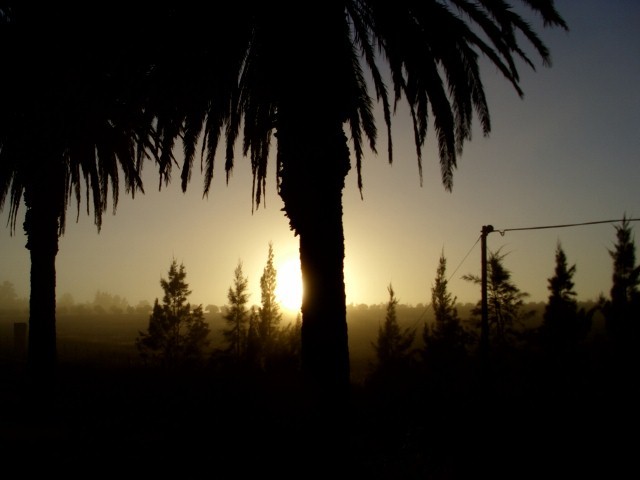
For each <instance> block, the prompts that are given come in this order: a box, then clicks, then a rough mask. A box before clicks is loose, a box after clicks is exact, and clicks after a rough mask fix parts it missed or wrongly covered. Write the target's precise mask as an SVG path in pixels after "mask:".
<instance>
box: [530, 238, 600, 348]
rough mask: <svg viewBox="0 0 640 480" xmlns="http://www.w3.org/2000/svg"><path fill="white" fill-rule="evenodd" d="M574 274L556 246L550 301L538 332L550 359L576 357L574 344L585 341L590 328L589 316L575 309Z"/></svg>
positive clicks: (560, 248) (573, 268)
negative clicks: (567, 356)
mask: <svg viewBox="0 0 640 480" xmlns="http://www.w3.org/2000/svg"><path fill="white" fill-rule="evenodd" d="M575 272H576V266H575V264H574V265H572V266H571V267H569V266H568V265H567V256H566V254H565V253H564V250H563V249H562V246H561V244H560V242H558V246H557V247H556V266H555V272H554V275H553V277H551V278H549V279H548V282H549V287H548V288H549V292H550V293H549V300H548V301H547V305H546V306H545V310H544V315H543V321H542V326H541V328H540V333H541V337H542V338H541V340H542V344H543V346H544V348H545V349H546V350H547V351H548V352H549V353H551V355H553V356H560V357H562V356H564V355H567V354H571V353H575V348H576V346H577V344H578V343H579V342H580V341H582V340H584V338H585V337H586V335H587V333H588V332H589V329H590V327H591V316H592V314H587V312H586V311H585V310H584V309H580V310H579V309H578V302H577V301H576V298H575V297H576V292H575V291H574V290H573V287H574V284H573V276H574V275H575Z"/></svg>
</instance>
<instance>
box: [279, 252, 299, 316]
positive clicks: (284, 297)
mask: <svg viewBox="0 0 640 480" xmlns="http://www.w3.org/2000/svg"><path fill="white" fill-rule="evenodd" d="M276 270H277V284H276V297H277V299H278V301H279V302H280V305H281V306H282V307H283V308H285V309H287V310H290V311H292V312H297V311H299V310H300V306H301V304H302V274H301V272H300V260H299V259H298V258H288V259H286V260H284V261H283V262H280V263H279V264H278V266H277V267H276Z"/></svg>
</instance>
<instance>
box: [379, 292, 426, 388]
mask: <svg viewBox="0 0 640 480" xmlns="http://www.w3.org/2000/svg"><path fill="white" fill-rule="evenodd" d="M387 291H388V292H389V301H388V302H387V314H386V316H385V319H384V323H383V324H382V325H380V326H379V327H378V337H377V339H376V342H375V343H373V344H372V345H373V349H374V351H375V363H374V365H373V368H374V372H375V373H376V374H378V375H385V376H386V375H392V374H397V373H398V372H401V371H402V370H403V369H406V368H407V367H408V363H409V362H410V361H411V360H412V356H413V351H412V346H413V341H414V339H415V336H416V330H415V329H411V328H409V327H407V328H404V329H402V328H400V325H399V323H398V318H397V314H396V307H397V305H398V299H397V298H396V296H395V292H394V291H393V286H392V285H391V284H389V286H388V287H387Z"/></svg>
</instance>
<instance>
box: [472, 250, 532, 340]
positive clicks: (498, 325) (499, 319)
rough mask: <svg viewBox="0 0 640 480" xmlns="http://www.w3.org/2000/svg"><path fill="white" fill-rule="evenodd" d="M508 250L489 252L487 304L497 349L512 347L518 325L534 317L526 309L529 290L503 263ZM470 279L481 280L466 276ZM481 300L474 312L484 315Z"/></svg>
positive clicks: (490, 337) (480, 281) (477, 281)
mask: <svg viewBox="0 0 640 480" xmlns="http://www.w3.org/2000/svg"><path fill="white" fill-rule="evenodd" d="M506 255H507V254H506V253H502V252H501V249H498V250H497V251H495V252H489V258H488V259H487V307H488V320H489V339H490V343H491V344H493V346H495V348H496V349H498V350H504V349H505V348H507V347H512V346H513V345H514V344H515V343H517V341H519V340H520V338H519V327H522V322H523V321H524V320H525V319H526V318H528V317H531V312H530V311H523V307H524V305H525V301H524V300H525V298H527V297H528V296H529V294H528V293H526V292H523V291H521V290H520V289H519V288H518V287H517V285H516V284H515V283H513V281H512V280H511V271H510V270H508V269H507V268H506V267H505V266H504V258H505V257H506ZM462 278H464V279H465V280H467V281H470V282H473V283H476V284H478V285H480V284H481V283H482V279H481V278H480V277H479V276H477V275H472V274H467V275H464V276H463V277H462ZM481 311H482V309H481V305H480V303H478V305H477V307H476V308H475V309H474V311H473V313H474V315H476V316H480V315H481Z"/></svg>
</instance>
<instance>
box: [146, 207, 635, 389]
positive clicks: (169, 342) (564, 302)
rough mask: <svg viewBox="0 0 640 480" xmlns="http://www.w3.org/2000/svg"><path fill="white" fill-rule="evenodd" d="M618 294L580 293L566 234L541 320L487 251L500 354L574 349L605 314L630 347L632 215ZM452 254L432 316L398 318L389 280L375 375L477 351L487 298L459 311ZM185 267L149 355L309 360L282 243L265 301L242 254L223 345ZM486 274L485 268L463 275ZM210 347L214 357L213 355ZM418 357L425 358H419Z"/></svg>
mask: <svg viewBox="0 0 640 480" xmlns="http://www.w3.org/2000/svg"><path fill="white" fill-rule="evenodd" d="M616 239H617V240H616V243H615V248H614V249H613V250H610V251H609V254H610V256H611V258H612V260H613V274H612V287H611V290H610V297H608V298H607V297H605V296H604V294H603V295H601V297H600V298H599V299H598V301H596V302H594V304H593V305H590V306H584V305H583V306H580V304H579V303H578V301H577V299H576V292H575V290H574V282H573V276H574V274H575V272H576V265H575V264H573V265H570V264H569V262H568V259H567V255H566V253H565V251H564V249H563V247H562V245H561V243H560V242H558V245H557V247H556V252H555V269H554V274H553V276H551V277H550V278H548V279H547V281H548V290H549V297H548V299H547V302H546V303H545V304H544V310H543V312H542V319H541V322H539V323H536V324H532V323H531V322H530V320H531V319H532V317H533V315H534V313H535V312H534V310H532V309H530V308H527V307H528V304H527V303H526V302H525V299H526V297H527V295H528V294H527V293H526V292H523V291H522V290H520V289H519V288H518V286H517V285H516V284H515V283H514V282H513V280H512V278H511V272H510V270H509V269H508V268H507V267H506V265H505V257H506V254H504V253H502V252H501V250H500V249H498V250H497V251H493V252H490V254H489V258H488V265H487V270H488V282H487V288H488V292H487V296H488V322H489V340H490V345H491V351H492V356H493V357H494V358H501V357H502V356H504V355H509V352H512V351H514V350H517V349H523V348H535V349H537V350H539V351H541V352H543V353H544V355H545V356H547V357H548V358H550V359H554V361H561V360H566V359H568V358H571V356H572V354H574V353H575V352H576V351H578V350H579V349H580V348H581V345H582V344H583V343H584V342H585V340H586V339H587V337H588V335H589V333H590V332H591V329H592V326H593V318H594V316H595V315H596V314H600V315H602V316H603V317H604V320H605V332H606V335H607V336H608V338H609V339H610V341H611V342H612V345H614V346H615V350H616V351H618V352H623V351H627V352H628V351H631V350H632V346H633V345H634V342H635V341H637V339H638V319H640V292H639V286H640V266H638V265H636V264H635V242H634V238H633V234H632V229H631V226H630V223H629V221H628V220H626V219H623V221H622V224H621V225H619V226H616ZM446 266H447V260H446V257H445V255H444V252H442V253H441V256H440V259H439V264H438V268H437V271H436V276H435V281H434V284H433V286H432V288H431V303H430V305H429V307H430V308H431V309H432V311H433V320H432V321H423V323H422V325H414V326H406V323H405V324H404V325H403V324H402V322H401V320H400V319H399V318H398V314H397V310H398V298H397V297H396V292H395V290H394V288H393V285H391V284H389V285H388V287H387V290H388V294H389V299H388V302H387V303H386V307H385V309H386V314H385V318H384V321H383V322H382V323H381V324H380V325H379V328H378V332H377V337H376V338H375V340H374V341H372V342H371V345H370V346H369V347H370V349H371V351H372V352H373V354H374V355H373V360H372V361H371V362H370V365H369V372H368V377H369V378H370V379H375V378H378V379H379V378H393V377H395V376H397V375H398V373H399V372H402V371H404V370H406V369H407V368H409V367H411V366H416V364H422V365H423V366H425V365H426V366H428V368H437V369H447V368H456V366H458V367H459V366H460V365H462V364H465V363H467V362H469V361H474V359H477V353H478V345H479V330H480V320H481V319H480V316H481V302H478V303H477V304H476V305H475V306H474V307H473V308H472V309H471V311H470V315H469V317H468V318H462V317H461V316H460V315H459V313H458V308H459V306H458V304H457V298H456V297H455V296H454V295H453V294H452V293H451V292H450V291H449V288H448V280H447V275H446V273H447V272H446ZM185 277H186V270H185V267H184V265H179V266H178V264H177V262H176V261H175V260H174V261H173V262H172V263H171V266H170V268H169V276H168V279H167V280H165V279H163V280H162V281H161V285H162V288H163V290H164V297H163V301H162V304H160V303H159V301H158V299H156V301H155V303H154V306H153V313H152V314H151V315H150V318H149V325H148V329H147V331H146V332H140V335H139V337H138V339H137V340H136V346H137V347H138V350H139V352H140V354H141V356H142V358H143V359H145V360H146V361H149V362H155V363H156V364H160V365H164V366H169V367H171V366H175V365H178V364H184V363H187V364H193V363H194V362H195V363H201V364H202V363H203V362H205V361H208V362H212V363H215V364H216V365H217V366H218V367H226V368H238V367H240V368H256V369H260V370H262V371H267V370H269V369H273V368H277V367H282V366H284V365H287V366H288V367H289V368H290V369H292V370H296V369H297V368H298V367H299V366H300V351H301V341H300V334H301V326H302V324H301V319H300V316H299V315H298V317H297V319H296V321H295V322H294V323H291V324H287V325H284V326H282V325H281V320H282V313H281V312H280V306H279V304H278V301H277V298H276V296H275V291H276V277H277V271H276V269H275V267H274V264H273V245H272V244H271V243H270V244H269V249H268V255H267V262H266V265H265V267H264V270H263V273H262V276H261V278H260V289H261V303H260V305H259V306H255V305H254V306H251V307H249V305H248V300H249V295H248V291H247V289H248V279H247V277H246V276H245V275H244V273H243V270H242V261H239V262H238V264H237V266H236V268H235V270H234V275H233V282H232V284H231V286H230V287H229V289H228V293H227V299H228V303H227V305H225V306H224V307H223V309H222V318H223V320H224V322H225V327H224V329H223V330H222V338H223V346H221V347H216V348H215V349H213V352H212V353H209V351H210V350H209V349H208V348H207V347H209V343H210V339H209V334H210V330H209V326H208V325H207V324H206V322H205V320H204V314H203V309H202V306H201V305H197V306H192V305H191V304H189V303H188V301H187V297H188V295H189V294H190V291H189V290H188V284H187V283H186V281H185ZM463 278H464V279H465V280H467V281H469V282H473V283H475V284H479V283H480V278H479V277H478V276H477V275H472V274H467V275H464V277H463ZM205 357H206V358H205ZM416 362H417V363H416Z"/></svg>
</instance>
